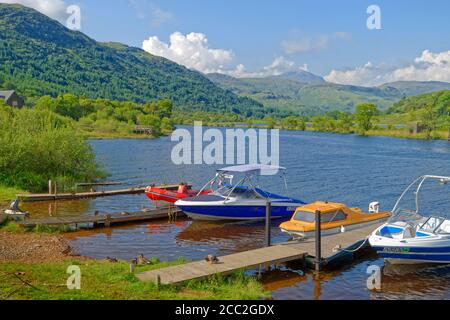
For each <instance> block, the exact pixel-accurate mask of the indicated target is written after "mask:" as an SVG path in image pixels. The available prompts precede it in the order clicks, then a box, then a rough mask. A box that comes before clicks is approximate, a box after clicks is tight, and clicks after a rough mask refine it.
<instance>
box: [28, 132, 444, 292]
mask: <svg viewBox="0 0 450 320" xmlns="http://www.w3.org/2000/svg"><path fill="white" fill-rule="evenodd" d="M220 130H224V129H220ZM90 143H91V144H92V147H93V148H94V150H95V152H96V154H97V158H98V161H99V162H100V163H101V164H102V165H103V167H104V169H106V170H107V171H108V172H109V173H110V174H111V176H110V177H109V179H110V180H112V181H120V182H123V187H128V186H129V187H133V186H138V185H148V184H153V183H154V184H165V183H169V184H173V183H179V182H189V183H192V184H193V185H194V186H195V187H197V188H199V187H202V186H203V184H205V183H206V182H207V181H208V180H209V179H210V178H211V177H212V176H213V175H214V174H215V170H216V169H218V168H219V167H220V166H208V165H183V166H176V165H174V164H173V163H172V161H171V152H172V148H173V146H174V145H175V144H174V143H172V142H171V141H170V138H169V137H163V138H160V139H153V140H146V139H139V140H128V139H117V140H92V141H90ZM280 164H281V165H282V166H285V167H287V168H288V174H287V182H288V187H289V188H288V190H286V187H285V184H284V182H283V180H282V179H280V178H279V177H272V178H270V177H265V178H262V180H261V184H262V185H263V186H264V187H265V188H266V189H269V190H270V191H273V192H275V193H280V194H283V195H288V196H292V197H295V198H299V199H301V200H304V201H306V202H312V201H315V200H328V201H337V202H342V203H345V204H347V205H349V206H351V207H361V208H362V209H364V210H367V208H368V205H369V203H370V202H373V201H379V202H380V203H381V208H382V210H390V209H392V207H393V205H394V204H395V201H396V200H397V198H398V197H399V195H400V194H401V192H402V191H403V190H404V189H405V188H406V187H407V186H408V184H409V183H411V182H412V181H413V180H414V179H415V178H417V177H418V176H420V175H423V174H435V175H450V142H447V141H421V140H408V139H395V138H388V137H360V136H356V135H338V134H325V133H311V132H295V131H281V133H280ZM421 201H422V206H423V208H424V210H425V212H427V213H429V214H439V215H440V216H444V215H447V216H449V217H450V186H439V185H436V186H432V185H430V186H426V187H425V189H424V198H423V199H421ZM151 205H152V204H151V203H150V202H149V200H148V199H147V198H146V197H145V195H129V196H120V197H109V198H98V199H93V200H82V201H65V202H57V203H35V204H28V205H26V209H27V210H29V211H30V212H31V213H32V214H33V217H42V216H48V215H53V216H58V215H59V216H68V215H70V216H78V215H88V214H93V213H94V212H95V211H96V210H99V211H103V212H111V213H114V212H117V213H119V212H122V211H138V210H140V209H142V208H146V207H151ZM281 222H282V221H273V230H272V235H273V241H274V242H283V241H287V240H288V237H287V236H286V235H285V234H282V233H281V232H280V230H279V229H278V225H279V224H280V223H281ZM67 237H68V238H69V240H70V242H71V244H72V245H73V246H74V248H76V250H77V252H78V253H80V254H82V255H86V256H90V257H93V258H99V259H104V258H105V257H107V256H109V257H115V258H119V259H127V260H129V259H132V258H134V257H136V256H138V255H139V254H142V253H143V254H144V255H145V256H147V257H158V258H159V259H161V260H175V259H178V258H179V257H185V258H186V259H194V260H195V259H203V258H204V257H205V256H207V255H209V254H215V255H224V254H229V253H234V252H240V251H245V250H249V249H254V248H259V247H262V246H263V245H264V222H262V223H261V222H251V223H211V222H197V221H194V222H193V221H190V220H188V219H179V220H178V221H176V222H167V221H159V222H151V223H143V224H138V225H127V226H120V227H115V228H111V229H98V230H83V231H77V232H74V233H70V234H68V235H67ZM372 265H376V266H380V267H383V266H384V261H383V260H381V259H379V258H378V257H377V256H376V254H373V253H370V252H369V253H367V254H365V255H363V256H362V257H359V258H358V259H357V260H355V261H354V262H353V263H352V264H350V265H347V266H345V267H343V268H340V269H338V270H333V271H328V272H324V273H321V274H320V275H314V274H313V273H310V272H308V271H307V272H304V271H303V270H302V269H301V267H299V266H295V265H287V266H284V267H281V268H278V269H276V270H272V271H271V272H267V273H265V274H264V275H263V278H262V280H261V281H262V282H263V283H264V285H265V286H266V288H267V289H269V290H271V291H272V292H273V298H274V299H449V298H450V267H445V266H443V267H438V268H425V267H419V268H418V267H408V268H395V269H394V268H392V267H389V266H386V267H385V268H384V269H383V270H384V275H383V276H382V289H381V290H380V291H377V292H374V291H369V290H368V289H367V278H368V277H369V274H368V273H367V269H368V267H369V266H372Z"/></svg>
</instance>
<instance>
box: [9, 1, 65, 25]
mask: <svg viewBox="0 0 450 320" xmlns="http://www.w3.org/2000/svg"><path fill="white" fill-rule="evenodd" d="M0 3H9V4H12V3H18V4H22V5H24V6H27V7H30V8H33V9H36V10H37V11H39V12H41V13H43V14H45V15H47V16H49V17H50V18H53V19H55V20H58V21H60V22H63V21H65V20H66V18H67V17H68V16H67V13H66V10H67V7H68V5H67V4H66V3H65V2H64V1H63V0H0Z"/></svg>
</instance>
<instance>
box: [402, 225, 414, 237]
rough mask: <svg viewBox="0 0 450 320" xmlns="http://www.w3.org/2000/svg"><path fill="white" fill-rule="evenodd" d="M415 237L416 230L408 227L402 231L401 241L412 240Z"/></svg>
mask: <svg viewBox="0 0 450 320" xmlns="http://www.w3.org/2000/svg"><path fill="white" fill-rule="evenodd" d="M416 236H417V233H416V229H415V228H414V227H413V226H411V225H408V226H407V227H405V230H404V231H403V239H414V238H415V237H416Z"/></svg>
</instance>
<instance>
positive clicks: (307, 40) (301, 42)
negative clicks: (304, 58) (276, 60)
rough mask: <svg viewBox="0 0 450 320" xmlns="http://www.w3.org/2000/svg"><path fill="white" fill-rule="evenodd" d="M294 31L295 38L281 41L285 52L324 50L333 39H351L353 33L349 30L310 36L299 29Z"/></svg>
mask: <svg viewBox="0 0 450 320" xmlns="http://www.w3.org/2000/svg"><path fill="white" fill-rule="evenodd" d="M294 33H295V34H294V36H293V39H291V40H284V41H282V43H281V46H282V48H283V50H284V52H285V53H287V54H295V53H304V52H308V51H315V50H322V49H325V48H327V47H328V46H329V44H330V43H331V42H332V41H336V40H345V41H349V40H350V39H351V35H350V34H349V33H347V32H335V33H332V34H325V35H318V36H309V35H305V34H303V33H302V32H298V31H297V32H294Z"/></svg>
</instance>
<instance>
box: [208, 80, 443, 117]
mask: <svg viewBox="0 0 450 320" xmlns="http://www.w3.org/2000/svg"><path fill="white" fill-rule="evenodd" d="M207 76H208V78H209V79H210V80H211V81H213V82H214V83H216V84H217V85H219V86H220V87H222V88H224V89H226V90H229V91H232V92H234V93H236V94H238V95H240V96H244V97H248V98H252V99H254V100H256V101H258V102H260V103H262V104H264V106H265V107H266V108H275V109H278V110H282V111H285V112H287V113H294V114H301V115H317V114H323V113H325V112H328V111H332V110H340V111H349V112H352V111H354V109H355V106H356V105H357V104H359V103H364V102H369V103H374V104H376V105H377V106H378V107H379V108H380V109H382V110H385V109H388V108H390V107H391V106H392V105H393V104H394V103H396V102H398V101H399V100H401V99H402V98H404V97H410V96H416V95H419V94H425V93H432V92H437V91H442V90H450V83H446V82H436V81H430V82H419V81H399V82H393V83H386V84H384V85H381V86H378V87H362V86H352V85H341V84H335V83H329V82H326V81H325V80H324V79H323V78H322V77H320V76H315V75H314V74H312V73H309V72H308V73H306V74H305V73H303V74H300V76H299V74H298V73H297V72H294V73H286V74H283V75H280V76H276V77H266V78H233V77H230V76H224V75H218V74H209V75H207Z"/></svg>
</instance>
